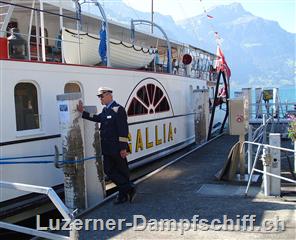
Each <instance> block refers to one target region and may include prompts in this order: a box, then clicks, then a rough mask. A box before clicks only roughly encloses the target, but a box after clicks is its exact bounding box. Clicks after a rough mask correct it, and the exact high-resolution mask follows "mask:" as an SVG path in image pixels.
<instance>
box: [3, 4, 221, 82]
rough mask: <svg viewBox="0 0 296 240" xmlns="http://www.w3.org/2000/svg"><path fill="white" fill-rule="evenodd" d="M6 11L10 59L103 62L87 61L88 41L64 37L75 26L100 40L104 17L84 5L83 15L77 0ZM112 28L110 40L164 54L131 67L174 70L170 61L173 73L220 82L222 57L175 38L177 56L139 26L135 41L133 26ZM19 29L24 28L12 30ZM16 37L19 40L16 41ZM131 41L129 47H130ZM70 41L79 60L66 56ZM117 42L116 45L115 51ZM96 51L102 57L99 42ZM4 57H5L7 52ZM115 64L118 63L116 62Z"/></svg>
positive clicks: (82, 33) (82, 34)
mask: <svg viewBox="0 0 296 240" xmlns="http://www.w3.org/2000/svg"><path fill="white" fill-rule="evenodd" d="M92 6H94V5H92ZM94 8H95V6H94ZM84 10H86V11H84ZM0 11H1V13H2V15H1V16H2V19H1V22H3V24H2V25H1V32H0V34H1V37H2V41H3V39H5V38H8V58H10V59H18V60H25V61H33V62H48V63H63V64H78V65H90V66H94V65H100V66H101V65H103V64H101V63H100V62H98V64H85V62H84V61H83V59H82V57H83V56H81V53H82V55H83V53H84V51H85V50H84V48H83V47H85V45H83V44H84V43H83V42H81V40H77V41H72V40H67V39H66V38H65V36H64V35H63V31H62V30H63V29H64V30H65V29H66V30H72V31H74V30H75V31H76V33H77V36H78V37H76V36H74V35H75V34H72V36H73V37H76V38H78V39H83V37H84V38H86V35H88V36H90V37H92V38H96V36H97V41H98V42H99V36H98V32H99V31H100V29H101V24H102V23H103V22H104V20H103V19H102V18H101V17H100V16H98V15H95V14H93V13H90V12H88V11H87V8H83V9H82V12H81V13H82V15H81V17H79V16H78V17H77V12H76V9H75V4H74V3H73V2H71V1H60V2H52V1H24V2H18V1H1V3H0ZM108 26H109V37H110V39H115V40H116V41H117V42H119V43H120V44H122V45H123V46H125V47H126V50H127V49H128V48H130V47H131V46H133V48H134V49H135V52H136V51H137V50H138V49H139V47H140V49H142V50H143V49H154V50H155V49H157V50H158V52H159V54H158V55H159V56H158V57H156V56H153V58H152V61H149V63H148V64H145V65H143V66H142V67H136V68H133V67H128V69H130V70H145V71H153V72H160V73H168V70H169V65H171V69H172V72H171V73H172V74H175V75H180V76H186V77H192V78H198V79H202V80H206V81H213V80H215V74H214V73H215V71H214V67H213V66H214V65H215V59H216V55H214V54H212V53H209V52H207V51H204V50H202V49H199V48H197V47H194V46H191V45H188V44H183V43H179V42H176V41H171V40H170V41H169V42H170V46H171V58H168V54H167V52H168V43H167V41H166V40H165V38H163V37H158V36H156V35H152V34H149V33H147V32H143V31H139V30H138V29H136V30H137V31H135V32H134V39H133V42H132V43H131V29H130V27H128V26H126V25H123V24H118V23H115V22H113V21H109V20H108ZM13 28H17V29H18V30H19V32H15V33H11V29H13ZM37 29H39V31H38V30H37ZM72 33H73V32H72ZM16 38H17V40H18V41H15V39H16ZM110 42H111V41H110ZM113 42H114V40H113ZM126 43H128V44H129V45H126ZM2 44H3V43H2ZM13 44H16V45H17V46H18V47H17V48H20V49H19V50H20V51H19V54H15V52H13V50H12V47H11V46H12V45H13ZM69 45H70V46H71V47H72V48H71V49H73V51H75V50H74V49H77V50H76V51H77V54H79V57H77V58H78V59H79V60H78V62H77V61H76V62H75V61H71V60H69V58H67V56H65V54H66V55H67V54H68V53H67V52H66V51H65V49H66V46H69ZM110 45H112V44H110ZM112 46H113V45H112ZM112 46H110V49H111V51H112ZM1 48H3V46H1ZM123 48H124V47H123ZM91 51H92V52H93V53H95V54H97V55H99V53H98V46H96V48H95V49H91ZM113 51H115V50H113ZM116 51H117V50H116ZM127 54H128V53H127ZM111 55H112V53H111ZM184 56H185V57H184ZM186 56H187V57H188V56H190V57H189V58H191V59H190V61H189V63H188V62H187V63H186V61H185V59H184V58H186ZM0 57H1V58H2V59H3V58H5V56H4V57H3V55H1V56H0ZM111 57H112V56H111ZM156 58H158V59H156ZM134 61H137V59H134ZM109 66H110V67H114V66H112V63H111V65H109ZM115 67H116V66H115Z"/></svg>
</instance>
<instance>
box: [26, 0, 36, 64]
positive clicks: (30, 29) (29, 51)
mask: <svg viewBox="0 0 296 240" xmlns="http://www.w3.org/2000/svg"><path fill="white" fill-rule="evenodd" d="M32 8H35V0H34V1H33V3H32ZM33 17H34V10H31V16H30V23H29V31H28V32H29V33H28V40H27V42H28V59H29V60H31V32H32V23H33Z"/></svg>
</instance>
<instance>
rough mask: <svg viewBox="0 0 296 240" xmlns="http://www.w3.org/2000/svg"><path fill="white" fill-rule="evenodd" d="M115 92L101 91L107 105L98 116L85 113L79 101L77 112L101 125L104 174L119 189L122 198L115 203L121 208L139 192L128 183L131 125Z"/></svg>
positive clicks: (102, 102)
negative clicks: (114, 96)
mask: <svg viewBox="0 0 296 240" xmlns="http://www.w3.org/2000/svg"><path fill="white" fill-rule="evenodd" d="M112 92H113V90H112V89H111V88H108V87H100V88H99V89H98V94H97V96H98V97H99V99H100V100H101V104H102V105H105V107H104V108H103V111H102V112H101V113H100V114H97V115H91V114H90V113H88V112H85V111H84V109H83V104H82V102H81V101H80V102H79V105H77V110H78V111H79V112H81V113H82V118H84V119H88V120H90V121H93V122H99V123H101V126H100V135H101V145H102V154H103V156H104V171H105V173H106V175H107V176H108V177H109V178H110V179H111V180H112V181H113V182H114V183H115V184H116V185H117V186H118V188H119V194H118V195H117V198H116V199H115V201H114V203H115V204H119V203H123V202H126V201H127V200H129V201H130V202H132V201H133V200H134V197H135V194H136V189H135V186H134V184H133V183H132V182H131V181H130V180H129V177H130V173H129V168H128V163H127V159H126V156H127V155H128V151H129V146H128V124H127V115H126V112H125V109H124V108H123V107H122V106H121V105H119V104H118V103H116V102H115V101H114V100H113V96H112Z"/></svg>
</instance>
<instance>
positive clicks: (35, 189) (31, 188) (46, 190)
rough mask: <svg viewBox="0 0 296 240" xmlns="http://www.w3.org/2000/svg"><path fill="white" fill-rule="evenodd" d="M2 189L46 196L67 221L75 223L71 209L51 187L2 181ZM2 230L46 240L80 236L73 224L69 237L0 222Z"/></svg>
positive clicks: (60, 239) (63, 239)
mask: <svg viewBox="0 0 296 240" xmlns="http://www.w3.org/2000/svg"><path fill="white" fill-rule="evenodd" d="M0 188H8V189H13V190H20V191H25V192H31V193H40V194H45V195H47V196H48V197H49V198H50V200H51V201H52V203H53V204H54V205H55V207H56V208H57V209H58V211H59V212H60V213H61V215H62V216H63V218H64V219H65V220H66V221H71V222H73V220H74V216H73V213H71V212H70V211H69V209H68V208H67V207H66V206H65V204H64V203H63V202H62V200H61V199H60V198H59V196H58V195H57V194H56V192H55V191H54V190H53V189H52V188H50V187H42V186H36V185H29V184H23V183H12V182H6V181H0ZM0 228H5V229H8V230H11V231H16V232H20V233H24V234H29V235H33V236H37V237H42V238H46V239H52V240H76V239H77V236H78V235H77V232H76V231H75V229H74V228H73V226H72V224H70V229H71V230H70V236H69V237H68V236H63V235H59V234H54V233H50V232H43V231H39V230H36V229H31V228H27V227H22V226H19V225H16V224H11V223H6V222H2V221H0Z"/></svg>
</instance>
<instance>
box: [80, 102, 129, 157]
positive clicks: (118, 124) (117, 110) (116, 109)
mask: <svg viewBox="0 0 296 240" xmlns="http://www.w3.org/2000/svg"><path fill="white" fill-rule="evenodd" d="M82 118H84V119H88V120H90V121H93V122H99V123H101V127H100V135H101V145H102V153H103V154H104V155H116V154H118V153H119V152H120V151H121V150H124V149H126V150H128V149H129V148H128V124H127V115H126V112H125V109H124V108H123V107H122V106H121V105H119V104H118V103H116V102H115V101H114V102H113V103H112V104H111V105H110V106H109V107H108V108H107V107H104V109H103V111H102V112H101V113H100V114H97V115H91V114H90V113H88V112H85V111H83V113H82Z"/></svg>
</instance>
